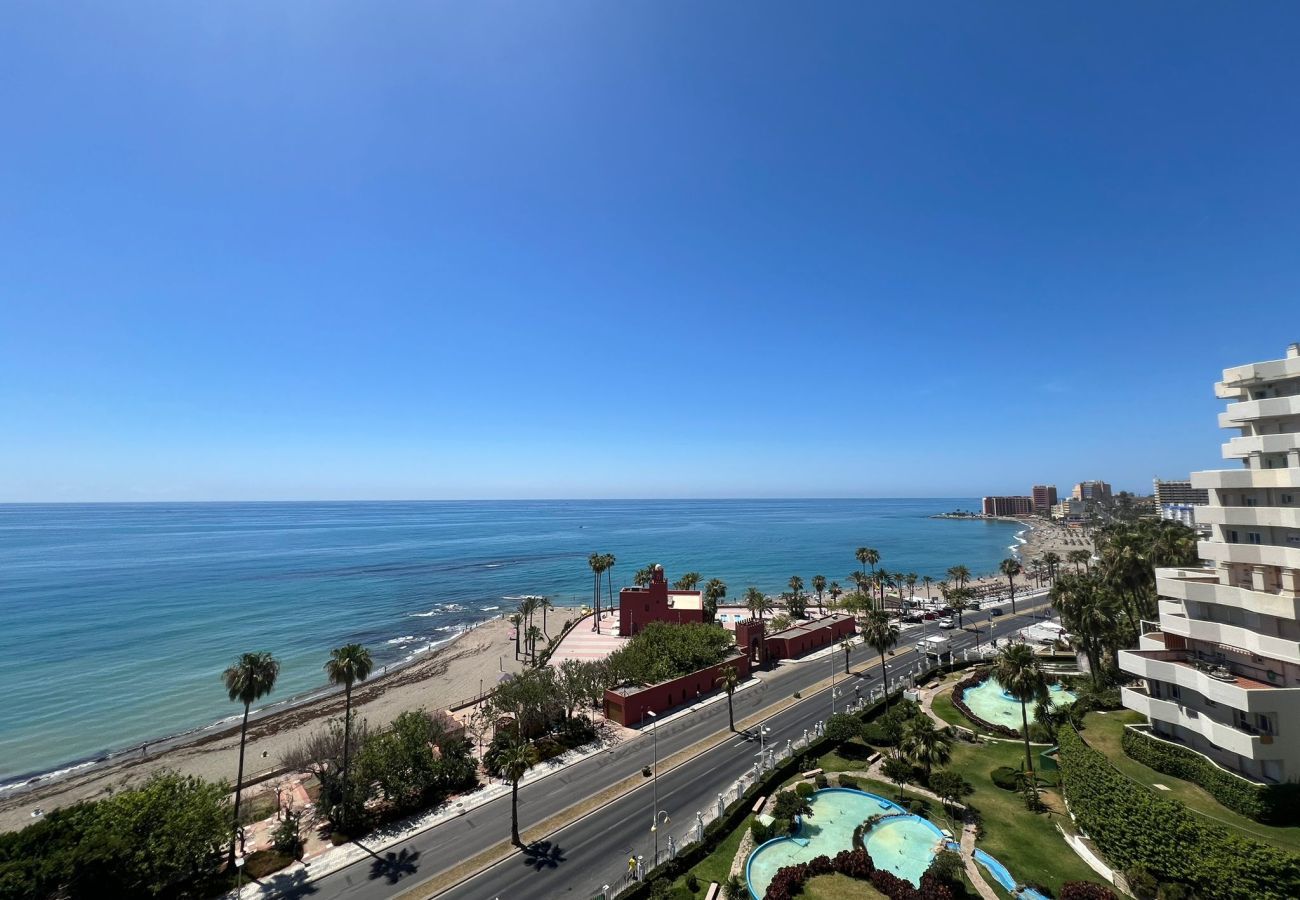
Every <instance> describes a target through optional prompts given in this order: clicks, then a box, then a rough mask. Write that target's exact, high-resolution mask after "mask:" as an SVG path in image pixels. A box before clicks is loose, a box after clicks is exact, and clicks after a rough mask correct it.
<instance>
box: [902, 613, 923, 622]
mask: <svg viewBox="0 0 1300 900" xmlns="http://www.w3.org/2000/svg"><path fill="white" fill-rule="evenodd" d="M903 621H904V622H911V623H912V624H916V623H917V622H924V621H925V616H923V615H921V614H920V613H919V612H910V613H908V614H907V615H905V616H903Z"/></svg>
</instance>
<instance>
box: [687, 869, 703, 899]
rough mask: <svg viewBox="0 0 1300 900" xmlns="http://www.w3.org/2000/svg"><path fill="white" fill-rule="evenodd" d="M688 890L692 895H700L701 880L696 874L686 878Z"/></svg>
mask: <svg viewBox="0 0 1300 900" xmlns="http://www.w3.org/2000/svg"><path fill="white" fill-rule="evenodd" d="M686 889H687V890H688V891H690V892H691V893H692V894H695V893H698V892H699V890H700V879H699V878H697V877H695V873H694V872H692V873H690V874H689V875H687V876H686Z"/></svg>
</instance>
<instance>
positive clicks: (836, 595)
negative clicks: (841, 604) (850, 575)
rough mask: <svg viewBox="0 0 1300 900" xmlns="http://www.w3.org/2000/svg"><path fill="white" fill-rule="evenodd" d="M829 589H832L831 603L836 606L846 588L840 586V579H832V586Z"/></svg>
mask: <svg viewBox="0 0 1300 900" xmlns="http://www.w3.org/2000/svg"><path fill="white" fill-rule="evenodd" d="M827 590H828V591H830V595H831V605H832V606H834V605H835V604H836V602H837V601H838V600H839V599H840V594H842V593H844V589H843V588H841V587H840V583H839V582H838V581H832V582H831V585H830V587H828V588H827Z"/></svg>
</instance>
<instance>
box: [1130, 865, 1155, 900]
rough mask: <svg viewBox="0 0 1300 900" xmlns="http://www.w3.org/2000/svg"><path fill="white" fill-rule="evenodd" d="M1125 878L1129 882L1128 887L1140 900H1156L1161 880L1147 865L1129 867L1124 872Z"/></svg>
mask: <svg viewBox="0 0 1300 900" xmlns="http://www.w3.org/2000/svg"><path fill="white" fill-rule="evenodd" d="M1124 880H1125V881H1127V882H1128V889H1129V890H1130V891H1132V892H1133V896H1134V897H1137V898H1138V900H1155V898H1156V892H1157V891H1159V890H1160V884H1159V882H1157V881H1156V877H1155V876H1154V875H1152V874H1151V872H1150V870H1149V869H1147V867H1146V866H1134V867H1133V868H1131V869H1129V870H1128V871H1127V872H1125V873H1124Z"/></svg>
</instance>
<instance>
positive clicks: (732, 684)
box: [717, 666, 740, 731]
mask: <svg viewBox="0 0 1300 900" xmlns="http://www.w3.org/2000/svg"><path fill="white" fill-rule="evenodd" d="M717 685H718V687H720V688H722V689H723V690H724V691H726V692H727V724H728V725H730V726H731V730H732V731H735V730H736V714H735V712H734V711H733V710H732V708H731V695H732V694H734V693H736V688H737V687H739V686H740V673H739V672H738V671H736V667H735V666H723V667H722V674H720V675H719V676H718V681H717Z"/></svg>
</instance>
